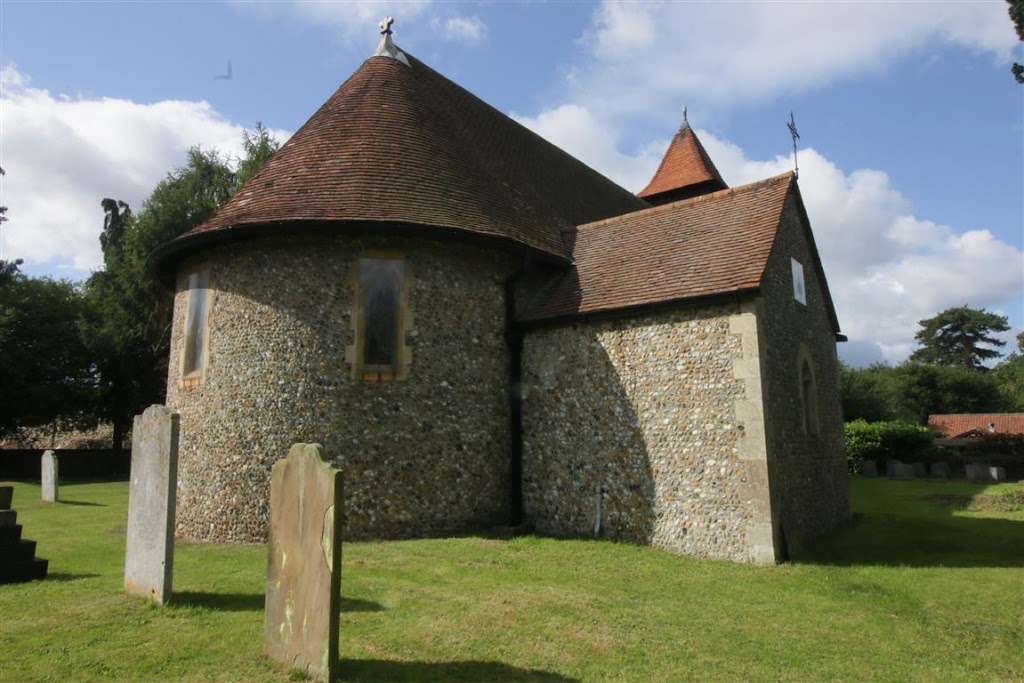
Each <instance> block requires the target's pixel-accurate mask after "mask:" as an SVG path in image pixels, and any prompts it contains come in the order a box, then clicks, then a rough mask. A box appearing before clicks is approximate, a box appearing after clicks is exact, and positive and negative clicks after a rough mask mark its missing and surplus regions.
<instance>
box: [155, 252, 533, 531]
mask: <svg viewBox="0 0 1024 683" xmlns="http://www.w3.org/2000/svg"><path fill="white" fill-rule="evenodd" d="M368 251H369V252H372V251H388V252H397V253H401V254H404V255H405V257H406V269H407V273H408V277H409V278H410V291H409V305H410V308H411V314H412V318H413V319H412V321H411V323H412V324H411V327H412V329H411V330H410V331H409V332H408V334H407V335H406V345H407V346H408V348H409V349H410V350H411V354H412V359H411V367H410V371H409V375H408V378H406V379H403V380H399V381H395V382H383V383H368V382H364V381H363V380H361V379H360V380H356V379H353V377H352V373H351V368H350V366H349V365H348V364H347V363H346V362H345V351H346V347H348V346H349V345H351V344H353V342H354V338H353V330H352V315H353V294H354V293H353V287H352V277H351V276H352V267H353V264H354V263H355V262H356V259H357V258H359V257H360V256H361V255H364V254H365V253H366V252H368ZM199 267H208V268H209V271H210V290H211V291H210V294H211V296H210V301H209V306H210V312H209V337H208V350H209V354H208V357H207V363H208V365H207V369H206V374H205V378H204V381H203V383H202V384H200V385H199V386H198V387H195V388H191V389H186V388H183V387H182V385H181V375H180V368H181V353H182V348H183V335H184V331H185V330H184V327H185V317H186V305H187V301H188V292H187V289H186V288H185V285H186V283H187V276H188V273H189V272H190V270H193V269H195V268H199ZM515 267H516V263H515V262H514V260H513V259H512V258H511V257H509V256H507V255H503V254H498V253H493V252H489V251H484V250H482V249H478V248H476V247H472V246H469V245H463V244H455V243H450V242H449V243H439V242H435V241H430V240H420V239H413V238H398V237H383V236H379V235H378V236H364V237H361V236H357V235H339V236H327V235H319V236H317V235H306V236H291V237H267V238H262V239H256V240H251V241H247V242H244V243H240V244H236V245H230V246H223V247H216V248H210V249H209V250H207V251H206V252H204V253H202V254H199V255H197V256H195V257H192V258H191V259H190V260H188V261H186V262H184V263H183V264H182V266H181V267H180V268H179V270H178V276H179V277H178V290H177V295H176V297H175V301H174V326H173V331H172V337H171V353H170V361H169V381H168V391H167V405H168V406H169V407H170V408H171V409H173V410H174V411H176V412H178V413H180V415H181V438H180V452H179V470H178V482H179V485H178V506H177V513H178V514H177V532H178V534H179V535H181V536H184V537H187V538H192V539H197V540H205V541H263V540H265V539H266V534H267V520H268V506H269V493H270V492H269V475H270V470H271V467H272V466H273V464H274V462H275V461H276V460H277V459H278V458H279V457H280V456H281V454H282V453H286V452H287V451H288V447H289V446H290V445H291V444H293V443H296V442H309V443H321V444H323V446H324V450H325V451H326V452H327V453H328V454H329V455H330V456H331V457H332V458H334V464H335V465H337V466H338V467H340V468H343V469H344V471H345V476H346V483H345V488H346V496H345V510H344V513H345V514H344V517H345V524H344V529H343V536H344V537H345V538H350V539H358V538H401V537H414V536H423V535H433V534H443V533H451V532H457V531H464V530H469V529H476V528H481V527H484V526H487V525H491V524H495V523H498V522H504V521H506V519H507V516H508V476H509V475H508V472H509V463H508V453H509V444H508V419H509V416H508V398H507V391H508V352H507V346H506V343H505V339H504V332H505V308H504V307H505V304H504V298H505V297H504V282H505V279H506V278H507V277H508V276H509V275H510V274H511V273H512V272H513V271H514V270H515Z"/></svg>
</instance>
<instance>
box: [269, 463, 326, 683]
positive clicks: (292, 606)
mask: <svg viewBox="0 0 1024 683" xmlns="http://www.w3.org/2000/svg"><path fill="white" fill-rule="evenodd" d="M342 501H343V495H342V473H341V470H338V469H336V468H334V467H331V465H330V464H329V463H328V462H326V461H325V460H324V457H323V447H322V446H320V445H319V444H306V443H297V444H295V445H294V446H292V447H291V449H290V450H289V451H288V457H287V458H285V459H283V460H281V461H279V462H278V463H277V464H276V465H274V469H273V471H272V473H271V481H270V543H269V545H268V548H267V597H266V614H265V623H264V637H263V642H264V651H265V652H266V654H267V656H269V657H270V658H271V659H274V660H276V661H278V662H281V663H283V664H286V665H287V666H288V667H289V668H292V669H299V670H300V671H303V672H304V673H306V674H307V675H310V676H313V677H314V678H316V679H317V680H321V681H333V680H335V678H336V675H335V674H336V671H337V667H338V638H339V633H338V631H339V628H340V619H341V537H340V535H339V532H340V530H341V516H342Z"/></svg>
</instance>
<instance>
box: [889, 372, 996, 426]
mask: <svg viewBox="0 0 1024 683" xmlns="http://www.w3.org/2000/svg"><path fill="white" fill-rule="evenodd" d="M887 384H888V386H887V388H886V389H885V390H884V391H885V392H887V393H888V394H889V395H890V396H891V397H892V398H891V401H892V404H893V406H894V412H895V417H896V419H899V420H904V421H907V422H917V423H919V424H926V423H927V421H928V416H929V415H932V414H936V413H988V412H1000V411H1002V410H1004V408H1005V401H1004V399H1003V395H1002V393H1001V392H1000V391H999V385H998V383H997V381H996V378H995V377H994V376H993V374H992V373H989V372H977V371H975V370H972V369H969V368H966V367H962V366H960V367H958V366H943V365H923V364H918V363H913V362H908V363H904V364H903V365H901V366H899V367H897V368H894V369H893V372H892V373H891V374H890V375H889V377H888V378H887Z"/></svg>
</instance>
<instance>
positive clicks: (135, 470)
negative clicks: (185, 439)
mask: <svg viewBox="0 0 1024 683" xmlns="http://www.w3.org/2000/svg"><path fill="white" fill-rule="evenodd" d="M178 435H179V426H178V415H177V414H176V413H173V412H171V410H170V409H169V408H167V407H166V406H161V405H152V406H150V407H148V408H146V410H145V412H143V413H142V415H136V416H135V421H134V422H133V424H132V468H131V486H130V488H129V489H128V538H127V542H126V544H125V553H124V558H125V561H124V589H125V592H126V593H128V594H129V595H137V596H140V597H144V598H146V599H147V600H149V601H151V602H153V603H154V604H157V605H162V604H164V603H165V602H166V601H167V600H169V599H170V597H171V590H172V584H173V578H174V512H175V491H176V489H177V482H178V438H179V436H178Z"/></svg>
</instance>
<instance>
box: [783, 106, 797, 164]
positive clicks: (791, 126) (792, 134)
mask: <svg viewBox="0 0 1024 683" xmlns="http://www.w3.org/2000/svg"><path fill="white" fill-rule="evenodd" d="M786 127H787V128H789V136H790V137H791V138H793V173H794V174H796V175H797V176H799V175H800V166H799V165H798V164H797V161H796V141H797V140H799V139H800V133H798V132H797V130H796V119H794V118H793V112H789V122H788V123H786Z"/></svg>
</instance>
